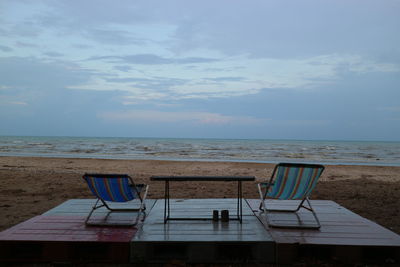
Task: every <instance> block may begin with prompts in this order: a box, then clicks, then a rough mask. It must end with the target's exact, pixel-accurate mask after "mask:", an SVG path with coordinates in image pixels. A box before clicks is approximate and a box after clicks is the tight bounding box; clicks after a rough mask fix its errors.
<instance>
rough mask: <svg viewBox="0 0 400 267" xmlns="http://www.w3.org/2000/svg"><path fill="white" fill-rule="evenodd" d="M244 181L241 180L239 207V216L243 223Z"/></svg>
mask: <svg viewBox="0 0 400 267" xmlns="http://www.w3.org/2000/svg"><path fill="white" fill-rule="evenodd" d="M242 197H243V195H242V182H241V181H239V202H240V203H239V209H240V212H239V213H240V217H239V221H240V223H242V219H243V205H242Z"/></svg>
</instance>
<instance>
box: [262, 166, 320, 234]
mask: <svg viewBox="0 0 400 267" xmlns="http://www.w3.org/2000/svg"><path fill="white" fill-rule="evenodd" d="M324 168H325V167H324V166H322V165H319V164H301V163H279V164H277V165H276V166H275V168H274V171H273V172H272V175H271V178H270V180H269V182H264V183H259V184H258V191H259V194H260V200H261V202H260V210H262V211H263V212H265V214H266V215H267V216H266V218H267V222H268V225H269V226H272V227H284V228H314V229H319V228H320V227H321V224H320V222H319V220H318V217H317V214H316V213H315V211H314V209H313V208H312V206H311V202H310V200H309V196H310V194H311V192H312V190H313V189H314V187H315V185H316V184H317V182H318V179H319V177H320V176H321V174H322V172H323V170H324ZM266 198H272V199H279V200H300V204H299V205H298V207H297V208H296V209H292V210H288V209H268V208H267V206H266V201H265V200H266ZM305 203H307V205H308V206H306V205H305ZM301 208H304V209H306V210H309V211H311V212H312V214H313V216H314V218H315V221H316V223H317V224H316V225H315V224H314V225H305V224H303V225H301V224H300V225H298V224H296V225H290V224H285V225H282V224H275V223H274V222H273V221H271V220H269V219H268V212H297V211H299V210H300V209H301ZM296 215H297V213H296Z"/></svg>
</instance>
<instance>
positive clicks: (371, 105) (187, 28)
mask: <svg viewBox="0 0 400 267" xmlns="http://www.w3.org/2000/svg"><path fill="white" fill-rule="evenodd" d="M0 135H45V136H52V135H57V136H60V135H61V136H127V137H200V138H203V137H204V138H265V139H271V138H272V139H339V140H343V139H344V140H400V1H399V0H376V1H369V0H359V1H353V0H346V1H345V0H343V1H342V0H335V1H321V0H313V1H285V0H279V1H265V0H262V1H261V0H260V1H239V0H237V1H235V0H225V1H216V0H212V1H204V0H202V1H188V0H181V1H167V0H159V1H151V0H147V1H130V0H129V1H128V0H126V1H122V0H118V1H105V0H104V1H98V0H96V1H78V0H76V1H74V0H68V1H67V0H65V1H60V0H57V1H45V0H43V1H39V0H32V1H28V0H26V1H23V0H21V1H15V0H0Z"/></svg>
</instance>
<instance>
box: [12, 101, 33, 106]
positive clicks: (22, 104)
mask: <svg viewBox="0 0 400 267" xmlns="http://www.w3.org/2000/svg"><path fill="white" fill-rule="evenodd" d="M9 103H10V104H11V105H20V106H26V105H28V103H26V102H24V101H11V102H9Z"/></svg>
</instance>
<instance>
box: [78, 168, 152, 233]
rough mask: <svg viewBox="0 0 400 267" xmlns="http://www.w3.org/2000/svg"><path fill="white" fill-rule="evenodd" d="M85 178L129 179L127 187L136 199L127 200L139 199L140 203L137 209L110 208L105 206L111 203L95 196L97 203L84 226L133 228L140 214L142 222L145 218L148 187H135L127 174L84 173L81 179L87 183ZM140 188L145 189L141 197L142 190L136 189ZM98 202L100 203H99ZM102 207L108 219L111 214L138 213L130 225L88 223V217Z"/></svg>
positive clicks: (139, 185) (140, 185)
mask: <svg viewBox="0 0 400 267" xmlns="http://www.w3.org/2000/svg"><path fill="white" fill-rule="evenodd" d="M86 177H96V178H107V179H116V178H127V179H129V182H130V184H129V187H130V188H131V189H133V190H134V194H135V195H136V196H137V198H134V199H132V200H129V201H133V200H135V199H139V201H140V206H139V208H111V207H110V206H109V205H108V204H107V202H111V203H112V202H113V201H107V200H105V199H102V198H101V197H99V196H97V195H96V198H97V201H96V202H95V204H94V205H93V207H92V210H91V211H90V213H89V214H88V216H87V217H86V219H85V224H86V225H88V226H134V225H136V224H137V223H138V221H139V217H140V215H141V213H143V218H142V221H144V219H145V218H146V212H145V210H146V204H145V200H146V197H147V192H148V189H149V185H145V184H138V185H136V184H135V182H134V181H133V179H132V177H130V176H129V175H127V174H101V173H85V174H84V175H83V179H84V180H85V181H86V183H87V180H86ZM142 186H143V187H144V189H145V190H144V193H143V195H141V193H142V190H141V191H139V190H138V187H142ZM99 202H101V203H99ZM126 202H128V201H126ZM102 207H105V208H107V209H108V210H109V213H108V214H107V215H106V218H108V216H109V215H110V213H111V212H130V211H138V214H137V216H136V219H135V221H133V222H132V223H126V224H110V223H105V222H104V223H91V222H89V220H90V217H91V216H92V214H93V212H94V211H95V210H96V209H99V208H102Z"/></svg>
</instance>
